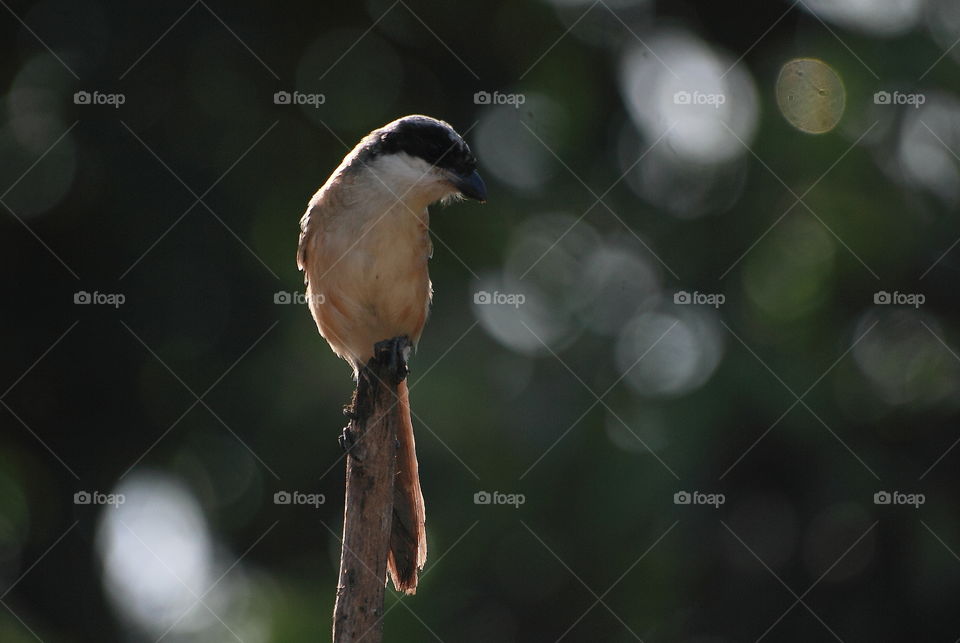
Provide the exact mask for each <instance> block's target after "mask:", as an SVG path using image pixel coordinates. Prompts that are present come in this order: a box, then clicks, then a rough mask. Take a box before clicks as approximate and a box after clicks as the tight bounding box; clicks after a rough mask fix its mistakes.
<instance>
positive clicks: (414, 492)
mask: <svg viewBox="0 0 960 643" xmlns="http://www.w3.org/2000/svg"><path fill="white" fill-rule="evenodd" d="M463 199H471V200H475V201H479V202H481V203H483V202H485V201H486V199H487V188H486V185H485V184H484V182H483V179H482V178H481V177H480V174H479V173H478V171H477V158H476V157H475V156H474V154H473V153H472V152H471V150H470V147H469V146H468V145H467V143H466V141H464V139H463V137H462V136H460V134H458V133H457V132H456V130H454V128H453V127H452V126H451V125H450V124H449V123H447V122H445V121H442V120H439V119H436V118H432V117H430V116H424V115H421V114H414V115H410V116H404V117H402V118H398V119H397V120H394V121H392V122H390V123H387V124H386V125H384V126H383V127H380V128H378V129H375V130H373V131H371V132H370V133H369V134H367V135H366V136H364V137H363V138H362V139H361V140H360V142H359V143H357V145H356V146H355V147H354V148H353V149H352V150H351V151H350V152H349V153H348V154H347V155H346V156H345V157H344V159H343V162H341V163H340V165H339V167H337V169H336V170H334V171H333V173H332V174H331V175H330V177H329V178H328V179H327V181H326V182H325V183H324V184H323V185H322V186H321V187H320V189H319V190H317V192H316V193H315V194H314V195H313V197H312V198H311V199H310V201H309V203H308V205H307V210H306V212H305V213H304V215H303V217H302V218H301V219H300V239H299V244H298V248H297V267H298V268H299V269H300V270H301V271H303V273H304V281H305V283H306V300H307V302H308V305H309V308H310V313H311V315H312V316H313V319H314V320H315V321H316V325H317V329H318V330H319V331H320V334H321V335H322V336H323V338H324V339H326V341H327V343H328V344H329V345H330V348H331V349H333V352H334V353H336V354H337V355H339V356H340V357H341V358H343V359H344V360H346V361H347V363H348V364H349V365H350V366H351V367H352V368H353V376H354V379H356V378H357V377H358V376H359V373H360V370H361V369H362V368H363V366H364V364H366V363H367V362H368V361H369V360H370V358H371V357H372V356H373V354H374V345H375V344H376V343H378V342H381V341H383V340H387V339H392V338H394V337H402V336H406V337H407V338H408V339H409V340H410V342H411V343H412V345H413V347H414V348H415V347H416V345H417V343H418V342H419V340H420V336H421V333H422V332H423V328H424V324H425V323H426V320H427V315H428V312H429V309H430V303H431V301H432V298H433V287H432V284H431V282H430V275H429V271H428V266H427V263H428V261H429V260H430V258H431V257H432V255H433V246H432V242H431V239H430V227H429V226H430V213H429V209H428V208H429V206H430V205H432V204H434V203H437V202H443V203H444V204H446V203H449V202H452V201H457V200H463ZM398 397H399V404H398V407H399V410H400V415H401V422H400V425H399V428H398V430H397V442H398V444H397V474H396V478H395V480H394V506H393V520H392V526H391V534H390V550H389V552H388V554H387V571H388V574H389V576H390V578H391V579H392V581H393V585H394V587H395V588H396V589H397V590H398V591H400V592H402V593H404V594H414V593H416V588H417V582H418V579H419V575H420V572H421V571H422V569H423V565H424V563H425V562H426V557H427V541H426V528H425V524H426V512H425V509H424V503H423V493H422V491H421V489H420V476H419V467H418V463H417V454H416V444H415V441H414V434H413V422H412V419H411V413H410V399H409V390H408V387H407V383H406V380H405V379H404V380H403V381H402V382H401V383H400V384H399V386H398Z"/></svg>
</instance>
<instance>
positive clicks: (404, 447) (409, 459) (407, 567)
mask: <svg viewBox="0 0 960 643" xmlns="http://www.w3.org/2000/svg"><path fill="white" fill-rule="evenodd" d="M397 393H398V395H399V398H400V399H399V407H400V426H399V427H398V428H397V443H398V444H397V477H396V479H395V480H394V485H393V524H392V526H391V528H390V553H389V555H388V556H387V571H388V572H389V574H390V578H391V579H393V586H394V587H396V588H397V590H398V591H401V592H403V593H404V594H416V592H417V580H418V577H419V575H420V570H421V569H422V568H423V564H424V563H425V562H426V560H427V532H426V527H425V525H424V523H425V522H426V513H425V511H424V507H423V493H421V491H420V473H419V471H418V470H417V447H416V443H415V442H414V439H413V421H412V420H411V417H410V394H409V391H408V390H407V382H406V380H404V381H402V382H400V386H399V387H398V389H397Z"/></svg>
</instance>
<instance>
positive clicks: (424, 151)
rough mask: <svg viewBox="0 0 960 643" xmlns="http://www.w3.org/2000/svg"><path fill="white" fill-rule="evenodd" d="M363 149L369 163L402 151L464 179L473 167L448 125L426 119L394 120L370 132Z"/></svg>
mask: <svg viewBox="0 0 960 643" xmlns="http://www.w3.org/2000/svg"><path fill="white" fill-rule="evenodd" d="M364 147H365V149H364V151H363V153H364V155H365V156H366V157H367V158H369V159H371V160H372V159H373V158H374V157H376V156H379V155H381V154H396V153H398V152H405V153H407V154H409V155H410V156H414V157H417V158H420V159H423V160H424V161H426V162H427V163H429V164H430V165H433V166H436V167H438V168H441V169H444V170H449V171H451V172H453V173H454V174H457V175H459V176H467V175H469V174H470V173H472V172H473V171H474V170H475V169H476V167H477V159H476V157H475V156H474V155H473V153H472V152H471V151H470V148H469V147H468V146H467V144H466V142H464V140H463V138H462V137H461V136H460V135H459V134H457V133H456V131H454V129H453V128H452V127H451V126H450V125H449V124H447V123H445V122H444V121H441V120H437V119H435V118H430V117H429V116H420V115H416V116H404V117H403V118H400V119H397V120H395V121H393V122H392V123H389V124H388V125H385V126H383V127H381V128H380V129H378V130H374V131H373V132H371V133H370V135H369V136H368V137H367V143H366V145H365V146H364Z"/></svg>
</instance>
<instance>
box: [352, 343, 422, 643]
mask: <svg viewBox="0 0 960 643" xmlns="http://www.w3.org/2000/svg"><path fill="white" fill-rule="evenodd" d="M409 349H410V342H409V340H408V339H407V338H406V337H397V338H394V339H390V340H386V341H383V342H380V343H378V344H377V345H376V347H375V351H374V356H373V357H372V358H371V359H370V361H369V362H368V363H367V365H366V366H365V367H364V368H363V369H361V371H360V374H359V377H358V378H357V389H356V391H355V392H354V397H353V404H352V406H351V408H350V409H349V410H348V415H349V416H350V423H349V424H348V425H347V426H346V428H345V429H344V430H343V437H342V440H341V444H342V445H343V446H344V448H345V449H347V454H348V455H347V489H346V500H345V503H344V510H343V550H342V552H341V554H340V580H339V583H338V585H337V603H336V606H335V607H334V612H333V641H334V643H357V642H359V641H361V640H362V641H364V643H379V642H380V641H381V640H382V638H383V621H382V619H383V595H384V590H385V586H386V577H387V551H388V549H389V547H390V524H391V520H392V515H393V484H394V476H395V474H396V470H397V461H396V452H397V427H398V426H399V423H400V421H401V420H400V407H399V404H398V397H397V386H398V385H399V384H400V382H402V381H403V379H404V378H405V377H406V374H407V360H406V356H407V354H408V352H409Z"/></svg>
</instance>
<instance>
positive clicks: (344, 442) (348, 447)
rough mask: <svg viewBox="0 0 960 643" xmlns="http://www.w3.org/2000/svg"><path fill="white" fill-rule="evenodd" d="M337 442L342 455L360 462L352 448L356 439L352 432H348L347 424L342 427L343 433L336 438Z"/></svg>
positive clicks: (348, 426)
mask: <svg viewBox="0 0 960 643" xmlns="http://www.w3.org/2000/svg"><path fill="white" fill-rule="evenodd" d="M337 442H339V443H340V448H341V449H343V452H344V453H346V454H347V455H348V456H350V457H351V458H353V459H354V460H357V461H359V460H360V458H359V457H357V454H356V451H355V450H354V448H353V447H354V446H355V445H356V444H357V438H356V436H355V435H354V434H353V431H351V430H350V425H349V424H348V425H347V426H345V427H343V431H342V432H341V433H340V435H339V437H337Z"/></svg>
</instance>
